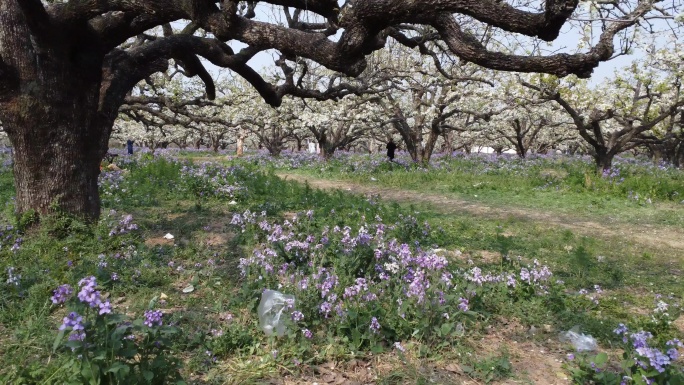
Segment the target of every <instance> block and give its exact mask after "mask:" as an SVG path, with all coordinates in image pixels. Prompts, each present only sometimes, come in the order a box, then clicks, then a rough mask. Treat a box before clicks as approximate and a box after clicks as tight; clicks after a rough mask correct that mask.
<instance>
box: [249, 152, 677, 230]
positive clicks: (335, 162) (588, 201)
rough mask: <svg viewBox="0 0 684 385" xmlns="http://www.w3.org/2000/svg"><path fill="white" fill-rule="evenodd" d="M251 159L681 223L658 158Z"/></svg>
mask: <svg viewBox="0 0 684 385" xmlns="http://www.w3.org/2000/svg"><path fill="white" fill-rule="evenodd" d="M251 161H252V162H255V163H259V164H267V165H272V166H273V167H276V168H277V169H281V170H290V171H296V172H300V173H304V174H309V175H315V176H319V177H325V178H329V179H330V178H332V179H342V180H350V181H355V182H358V183H363V184H374V185H379V186H385V187H392V188H396V189H405V190H414V191H431V192H435V193H440V194H447V195H454V196H458V197H461V198H464V199H468V200H472V201H477V202H482V203H485V204H487V205H493V206H498V207H510V206H514V207H525V208H532V209H536V210H545V211H550V212H557V213H563V214H572V215H575V216H582V217H588V218H593V219H601V220H605V221H617V222H623V223H635V224H644V225H669V226H680V227H681V226H684V203H682V202H684V173H683V172H681V171H680V170H676V169H673V168H671V167H668V166H666V165H653V164H652V163H650V162H645V161H639V160H635V159H632V158H618V159H617V160H616V162H615V164H614V167H613V169H612V170H611V171H610V172H607V173H605V175H597V174H596V172H595V168H594V165H593V163H592V161H591V159H590V158H586V157H585V158H582V157H565V156H538V157H531V158H529V159H526V160H521V159H518V158H517V157H515V156H496V155H484V154H483V155H479V154H473V155H464V154H456V155H454V156H453V157H450V156H441V155H438V156H436V157H434V158H433V160H432V161H431V162H430V164H429V165H427V166H422V165H417V164H413V163H412V162H410V161H409V160H408V159H407V158H406V156H405V155H404V156H400V157H399V158H398V160H397V163H390V162H387V161H386V158H385V157H383V156H382V155H381V154H378V155H373V156H368V155H354V154H349V153H339V154H338V155H337V156H336V157H335V158H334V159H332V160H331V161H329V162H321V161H320V160H319V159H318V158H317V157H316V156H315V154H297V153H293V154H285V155H284V156H283V157H282V158H281V159H278V160H273V159H271V158H268V157H265V156H263V155H253V156H252V158H251Z"/></svg>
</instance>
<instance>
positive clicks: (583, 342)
mask: <svg viewBox="0 0 684 385" xmlns="http://www.w3.org/2000/svg"><path fill="white" fill-rule="evenodd" d="M560 341H561V342H568V343H570V344H572V346H574V347H575V350H576V351H578V352H589V351H593V350H596V349H597V348H598V344H597V343H596V339H594V337H592V336H590V335H586V334H582V333H580V332H579V326H575V327H573V328H572V329H570V330H568V331H567V332H563V333H561V334H560Z"/></svg>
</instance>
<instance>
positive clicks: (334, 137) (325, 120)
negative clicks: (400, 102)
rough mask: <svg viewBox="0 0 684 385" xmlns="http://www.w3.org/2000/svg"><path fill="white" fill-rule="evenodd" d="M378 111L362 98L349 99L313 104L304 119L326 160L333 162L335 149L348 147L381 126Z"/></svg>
mask: <svg viewBox="0 0 684 385" xmlns="http://www.w3.org/2000/svg"><path fill="white" fill-rule="evenodd" d="M379 113H380V111H379V108H378V106H377V105H375V104H372V103H371V104H369V103H366V99H365V98H363V97H346V98H344V99H341V100H339V101H337V102H335V101H320V102H310V103H307V106H306V107H305V108H304V109H303V111H302V114H301V119H302V122H303V124H304V127H306V128H307V129H308V130H309V131H310V132H311V134H312V135H313V137H314V138H315V139H316V141H317V142H318V146H319V148H320V154H321V157H322V158H323V159H330V158H331V157H332V156H333V154H334V153H335V151H336V150H339V149H342V148H346V147H348V146H350V145H351V144H352V143H353V142H355V141H357V140H358V139H360V138H362V137H365V136H367V134H368V131H369V130H372V129H373V128H374V127H375V128H377V127H379V126H380V122H379V120H378V116H379Z"/></svg>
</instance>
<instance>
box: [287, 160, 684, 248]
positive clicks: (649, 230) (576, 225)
mask: <svg viewBox="0 0 684 385" xmlns="http://www.w3.org/2000/svg"><path fill="white" fill-rule="evenodd" d="M277 175H278V176H279V177H281V178H283V179H286V180H293V181H297V182H301V183H304V182H307V183H309V185H310V186H311V187H313V188H318V189H325V190H333V189H338V190H344V191H350V192H353V193H356V194H364V195H380V196H381V197H382V198H383V199H385V200H389V201H396V202H400V203H425V204H429V205H431V206H433V207H439V211H440V212H442V213H447V214H448V213H470V214H473V215H476V216H478V217H484V218H492V219H507V218H516V219H523V220H528V221H531V222H538V223H543V224H544V225H552V226H557V227H561V228H565V229H568V230H572V231H573V232H576V233H579V234H583V235H587V236H593V237H599V238H601V237H603V238H605V237H616V238H622V239H630V240H632V241H634V242H637V243H639V244H642V245H648V246H650V247H655V248H662V247H663V246H665V247H667V248H671V249H676V250H683V251H684V229H675V228H671V227H670V228H668V227H662V226H653V225H638V226H637V225H628V224H623V223H610V224H605V223H599V222H594V221H589V220H586V219H584V218H578V217H572V216H569V215H565V214H560V213H551V212H543V211H536V210H533V209H527V208H520V207H494V206H488V205H485V204H482V203H477V202H472V201H467V200H463V199H458V198H453V197H447V196H444V195H441V194H434V193H425V192H417V191H410V190H398V189H394V188H383V187H378V186H368V185H362V184H358V183H353V182H347V181H339V180H328V179H317V178H313V177H310V176H304V175H298V174H290V173H283V172H278V173H277Z"/></svg>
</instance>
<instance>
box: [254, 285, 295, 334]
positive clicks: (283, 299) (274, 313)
mask: <svg viewBox="0 0 684 385" xmlns="http://www.w3.org/2000/svg"><path fill="white" fill-rule="evenodd" d="M294 302H295V297H294V296H293V295H290V294H283V293H281V292H279V291H275V290H269V289H266V290H264V292H263V293H262V294H261V302H259V306H258V307H257V313H258V314H259V325H260V326H261V329H262V330H263V331H264V333H266V335H267V336H272V335H274V334H275V335H277V336H278V337H280V336H282V335H283V334H285V332H286V331H287V326H286V324H285V321H286V318H283V316H284V314H283V313H285V317H287V316H286V314H287V313H286V312H285V311H286V310H288V309H292V308H294Z"/></svg>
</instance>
